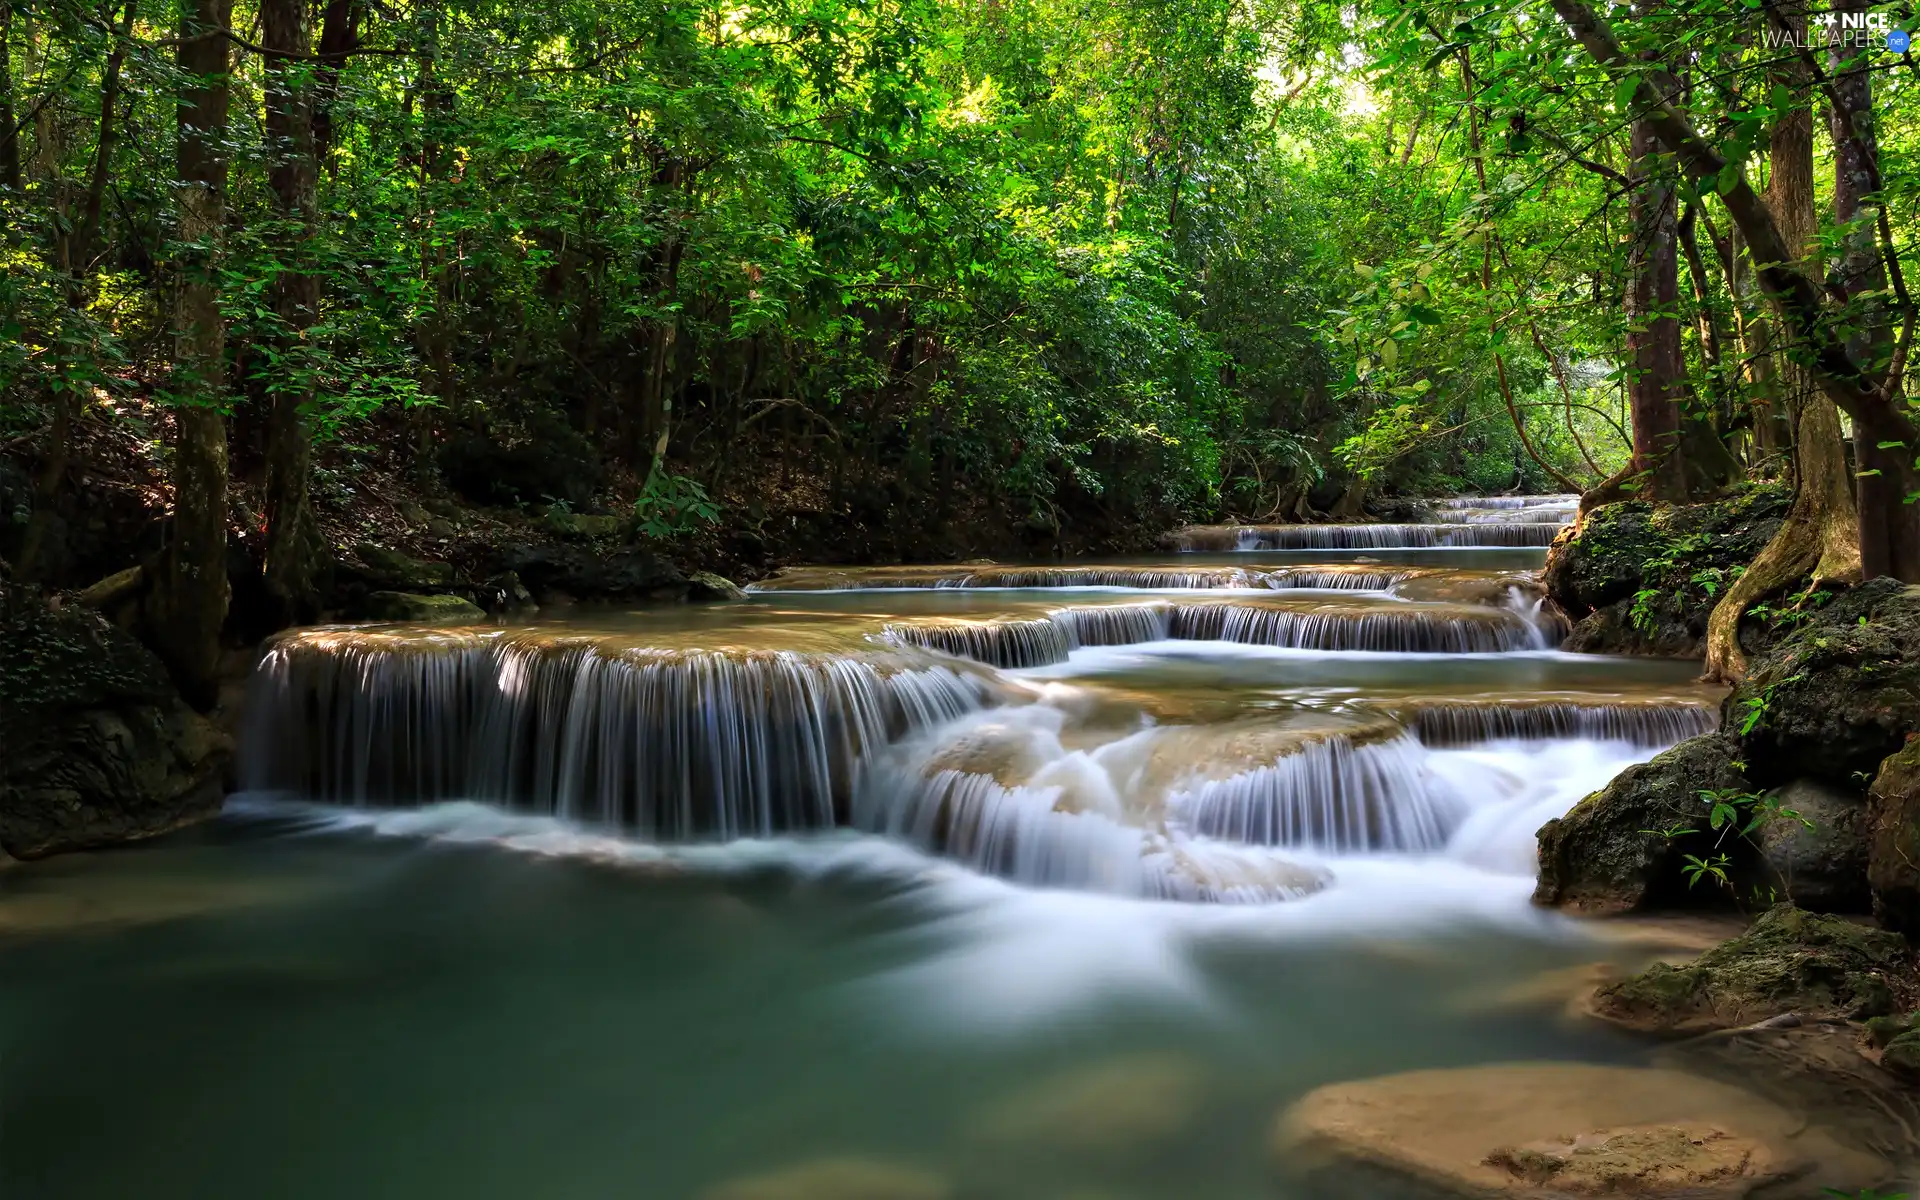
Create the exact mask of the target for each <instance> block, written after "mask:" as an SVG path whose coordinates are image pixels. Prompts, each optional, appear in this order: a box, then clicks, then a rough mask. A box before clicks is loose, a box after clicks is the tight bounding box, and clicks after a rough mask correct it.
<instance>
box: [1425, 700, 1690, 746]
mask: <svg viewBox="0 0 1920 1200" xmlns="http://www.w3.org/2000/svg"><path fill="white" fill-rule="evenodd" d="M1400 713H1401V715H1402V716H1403V718H1404V719H1405V720H1406V721H1407V723H1408V726H1409V728H1411V729H1412V730H1413V732H1414V733H1415V734H1416V735H1418V737H1419V738H1420V740H1421V741H1422V742H1423V743H1425V744H1426V745H1429V746H1470V745H1474V744H1476V743H1480V742H1494V741H1506V740H1509V739H1541V738H1593V739H1596V740H1599V741H1610V742H1630V743H1632V744H1633V745H1636V746H1645V747H1648V748H1655V747H1660V746H1671V745H1673V744H1674V743H1675V742H1678V741H1681V740H1683V739H1686V738H1690V737H1698V736H1699V735H1701V734H1703V733H1712V732H1713V731H1714V730H1715V729H1718V728H1719V727H1720V710H1719V709H1717V708H1715V707H1713V706H1711V705H1708V704H1698V703H1684V702H1683V703H1673V704H1632V703H1606V702H1600V703H1578V702H1553V701H1547V702H1541V703H1527V702H1519V703H1503V702H1500V701H1497V700H1490V701H1487V702H1485V703H1478V704H1458V703H1447V702H1445V701H1429V702H1421V703H1416V704H1410V705H1406V706H1404V707H1402V708H1401V710H1400Z"/></svg>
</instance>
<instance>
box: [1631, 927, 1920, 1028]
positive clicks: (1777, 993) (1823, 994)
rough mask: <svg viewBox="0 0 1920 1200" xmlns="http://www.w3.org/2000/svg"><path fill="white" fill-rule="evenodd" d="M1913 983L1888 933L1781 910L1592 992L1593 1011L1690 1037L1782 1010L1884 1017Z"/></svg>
mask: <svg viewBox="0 0 1920 1200" xmlns="http://www.w3.org/2000/svg"><path fill="white" fill-rule="evenodd" d="M1915 986H1916V978H1915V974H1914V963H1913V952H1912V950H1911V948H1910V947H1909V946H1908V945H1907V941H1906V939H1905V938H1903V937H1901V936H1900V935H1899V934H1897V933H1892V932H1889V931H1887V930H1883V929H1874V928H1871V927H1869V926H1865V925H1860V924H1857V923H1855V922H1852V921H1848V920H1846V919H1844V918H1841V917H1833V916H1822V915H1818V914H1814V913H1808V912H1804V911H1802V910H1800V909H1797V908H1794V907H1793V906H1792V905H1787V904H1782V905H1776V906H1775V907H1773V908H1771V909H1769V910H1767V911H1766V912H1765V913H1763V914H1762V915H1761V916H1760V919H1759V920H1757V921H1755V922H1754V923H1753V926H1752V927H1751V928H1750V929H1748V930H1747V932H1745V933H1744V934H1742V935H1740V936H1739V937H1737V938H1734V939H1732V940H1731V941H1728V942H1724V943H1722V944H1721V945H1719V946H1716V947H1714V948H1713V949H1711V950H1709V951H1707V952H1706V953H1705V954H1703V955H1701V956H1700V957H1699V958H1698V959H1695V960H1694V961H1693V962H1691V963H1688V964H1686V965H1685V966H1679V967H1676V966H1670V965H1668V964H1665V963H1660V964H1656V965H1655V966H1653V967H1650V968H1649V969H1647V970H1645V971H1643V972H1641V973H1640V974H1638V975H1635V976H1633V977H1631V978H1629V979H1624V980H1622V981H1620V982H1619V983H1616V984H1613V985H1611V986H1608V987H1605V988H1602V989H1600V991H1599V993H1598V994H1597V995H1596V996H1595V998H1594V1011H1595V1012H1596V1013H1597V1014H1599V1015H1600V1016H1602V1017H1605V1018H1607V1019H1608V1020H1611V1021H1614V1022H1616V1023H1618V1024H1621V1025H1626V1026H1628V1027H1631V1028H1634V1029H1639V1030H1645V1031H1648V1032H1658V1033H1671V1034H1690V1033H1702V1032H1706V1031H1708V1030H1713V1029H1731V1028H1735V1027H1738V1026H1742V1025H1749V1024H1752V1023H1753V1022H1755V1021H1761V1020H1765V1019H1766V1018H1768V1017H1775V1016H1779V1015H1781V1014H1783V1013H1797V1014H1800V1015H1802V1016H1806V1017H1849V1018H1854V1019H1861V1018H1866V1017H1874V1016H1884V1015H1886V1014H1888V1013H1890V1012H1891V1011H1893V1009H1894V1008H1895V1007H1896V1006H1897V1005H1898V1003H1899V999H1900V997H1902V996H1911V995H1912V994H1913V992H1914V989H1915Z"/></svg>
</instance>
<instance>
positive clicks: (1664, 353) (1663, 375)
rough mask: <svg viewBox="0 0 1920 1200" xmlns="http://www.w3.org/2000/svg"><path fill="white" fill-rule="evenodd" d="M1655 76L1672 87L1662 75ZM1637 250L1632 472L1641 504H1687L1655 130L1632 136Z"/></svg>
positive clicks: (1666, 203) (1670, 237) (1669, 250)
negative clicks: (1667, 502)
mask: <svg viewBox="0 0 1920 1200" xmlns="http://www.w3.org/2000/svg"><path fill="white" fill-rule="evenodd" d="M1652 76H1653V77H1654V78H1656V79H1659V80H1662V81H1664V82H1665V84H1666V85H1669V86H1670V85H1671V83H1672V77H1671V76H1669V75H1667V74H1666V72H1664V71H1655V72H1652ZM1631 147H1632V150H1631V153H1632V166H1631V168H1630V174H1631V178H1632V180H1633V199H1632V202H1631V204H1630V210H1629V211H1630V214H1631V221H1632V225H1633V235H1632V236H1633V242H1632V246H1631V248H1630V249H1629V251H1628V257H1627V371H1628V377H1627V407H1628V410H1629V411H1630V412H1631V413H1632V416H1633V468H1634V473H1635V474H1636V475H1637V476H1638V477H1639V479H1638V482H1639V487H1638V489H1637V495H1638V496H1639V497H1640V498H1642V499H1648V500H1664V501H1671V502H1673V503H1682V502H1684V501H1685V500H1686V499H1687V498H1688V494H1689V491H1690V489H1689V488H1688V485H1687V461H1686V452H1685V450H1684V448H1683V447H1682V445H1681V437H1680V424H1681V416H1682V413H1681V404H1682V399H1683V398H1682V395H1681V393H1680V388H1679V384H1680V378H1679V370H1678V368H1679V366H1680V363H1681V358H1680V318H1679V317H1678V315H1677V314H1678V312H1679V300H1680V268H1679V254H1678V251H1679V231H1678V223H1679V209H1678V207H1677V206H1676V200H1675V195H1674V188H1673V180H1672V179H1671V178H1670V177H1668V176H1667V175H1666V174H1664V173H1663V172H1662V170H1661V168H1660V166H1659V162H1658V158H1657V155H1658V153H1659V150H1660V146H1659V143H1658V141H1657V140H1656V139H1655V137H1654V134H1653V130H1652V129H1651V128H1650V127H1649V126H1648V124H1647V123H1646V122H1645V121H1644V120H1640V121H1635V122H1634V123H1633V131H1632V134H1631Z"/></svg>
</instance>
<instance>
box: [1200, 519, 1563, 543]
mask: <svg viewBox="0 0 1920 1200" xmlns="http://www.w3.org/2000/svg"><path fill="white" fill-rule="evenodd" d="M1559 533H1560V525H1559V524H1558V523H1553V524H1543V523H1539V522H1534V521H1513V522H1504V523H1500V522H1479V521H1462V522H1454V523H1450V524H1445V525H1440V524H1435V525H1238V526H1232V527H1229V528H1228V529H1227V531H1226V532H1225V533H1223V534H1211V533H1204V534H1203V533H1200V532H1197V531H1196V532H1194V533H1191V534H1189V535H1187V536H1186V538H1185V541H1186V544H1185V545H1184V546H1182V549H1186V550H1397V549H1402V548H1413V549H1428V548H1435V547H1443V546H1550V545H1552V544H1553V539H1554V538H1555V537H1557V536H1558V535H1559Z"/></svg>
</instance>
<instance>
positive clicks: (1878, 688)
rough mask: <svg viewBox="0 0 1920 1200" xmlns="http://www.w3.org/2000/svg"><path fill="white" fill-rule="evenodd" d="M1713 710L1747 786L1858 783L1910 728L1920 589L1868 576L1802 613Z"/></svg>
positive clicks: (1915, 714)
mask: <svg viewBox="0 0 1920 1200" xmlns="http://www.w3.org/2000/svg"><path fill="white" fill-rule="evenodd" d="M1722 711H1723V714H1724V716H1723V719H1722V722H1721V726H1722V728H1725V729H1730V730H1733V731H1735V733H1736V734H1737V736H1738V737H1739V739H1740V751H1741V757H1742V758H1743V759H1745V761H1746V763H1747V775H1748V777H1749V778H1751V779H1752V780H1753V781H1754V782H1755V783H1758V784H1760V785H1762V786H1773V785H1775V784H1780V783H1785V782H1787V781H1788V780H1790V779H1795V778H1803V777H1804V778H1811V779H1820V780H1824V781H1826V782H1828V783H1831V784H1834V785H1835V786H1837V787H1841V788H1847V789H1852V790H1858V789H1860V788H1863V787H1865V786H1866V784H1867V783H1868V781H1870V780H1871V779H1872V778H1873V776H1874V773H1875V772H1876V771H1878V770H1879V769H1880V761H1881V760H1882V759H1884V758H1886V757H1887V756H1888V755H1889V754H1892V753H1894V752H1895V751H1897V750H1899V749H1900V747H1901V744H1902V743H1903V742H1904V741H1905V740H1906V737H1907V735H1908V734H1909V733H1912V732H1913V731H1914V730H1916V729H1920V587H1913V586H1908V585H1904V584H1901V583H1897V582H1895V581H1893V580H1891V579H1875V580H1871V581H1869V582H1867V583H1864V584H1861V585H1860V586H1858V587H1855V588H1849V589H1847V590H1846V591H1844V592H1841V593H1840V594H1839V595H1838V596H1836V597H1835V598H1834V599H1833V601H1832V602H1831V603H1829V604H1827V605H1825V606H1824V607H1822V608H1818V609H1814V610H1812V612H1811V615H1810V616H1809V617H1808V618H1807V619H1806V620H1805V622H1804V623H1803V624H1802V625H1801V626H1800V627H1799V628H1798V629H1796V630H1795V631H1794V632H1793V634H1792V635H1791V636H1789V637H1788V638H1786V639H1785V640H1784V641H1782V642H1781V643H1780V645H1778V646H1776V647H1775V648H1774V649H1772V650H1771V651H1769V652H1768V653H1766V654H1764V655H1762V656H1760V657H1758V658H1756V659H1754V660H1753V662H1752V663H1750V664H1749V670H1748V674H1747V677H1746V679H1744V680H1742V681H1741V683H1740V686H1739V687H1738V688H1736V689H1734V691H1733V693H1732V694H1731V695H1729V696H1728V697H1727V700H1726V704H1725V707H1724V709H1723V710H1722Z"/></svg>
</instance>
